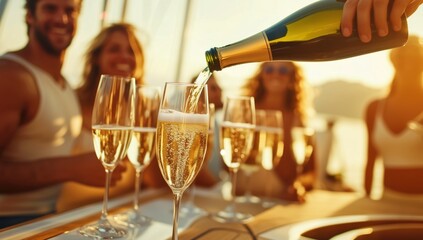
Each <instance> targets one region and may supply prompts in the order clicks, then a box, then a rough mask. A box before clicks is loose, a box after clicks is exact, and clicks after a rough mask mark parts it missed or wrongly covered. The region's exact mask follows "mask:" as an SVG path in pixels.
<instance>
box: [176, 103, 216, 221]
mask: <svg viewBox="0 0 423 240" xmlns="http://www.w3.org/2000/svg"><path fill="white" fill-rule="evenodd" d="M215 111H216V109H215V105H214V104H213V103H209V116H210V118H209V136H208V139H207V151H206V156H205V158H204V163H203V168H207V167H208V162H209V160H210V158H211V157H212V154H213V145H214V131H215V129H214V127H215ZM186 191H187V192H188V193H189V195H188V200H187V201H186V202H185V203H183V204H182V207H181V212H183V213H188V214H189V213H206V211H205V210H203V209H201V208H200V207H198V206H197V205H195V201H194V200H195V192H196V186H195V182H194V183H193V184H192V185H191V186H190V187H189V188H188V189H187V190H186Z"/></svg>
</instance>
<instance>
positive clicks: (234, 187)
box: [229, 168, 238, 217]
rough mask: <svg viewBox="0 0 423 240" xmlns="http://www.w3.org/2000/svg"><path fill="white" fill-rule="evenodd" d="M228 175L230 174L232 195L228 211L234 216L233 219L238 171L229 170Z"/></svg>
mask: <svg viewBox="0 0 423 240" xmlns="http://www.w3.org/2000/svg"><path fill="white" fill-rule="evenodd" d="M229 172H230V174H231V193H232V198H231V205H230V210H231V213H232V214H233V215H234V217H235V213H236V211H235V198H236V175H237V172H238V169H232V168H231V169H230V171H229Z"/></svg>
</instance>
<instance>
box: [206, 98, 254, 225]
mask: <svg viewBox="0 0 423 240" xmlns="http://www.w3.org/2000/svg"><path fill="white" fill-rule="evenodd" d="M223 111H224V112H223V114H224V115H223V122H222V124H221V128H220V148H221V151H220V153H221V155H222V158H223V161H224V162H225V164H226V166H227V167H228V168H229V174H230V176H231V185H232V187H231V194H232V197H231V202H230V204H229V206H228V207H227V208H226V209H225V210H223V211H220V212H218V213H216V214H215V215H214V216H213V218H214V219H215V220H217V221H220V222H241V221H244V220H247V219H249V218H250V217H251V215H250V214H243V213H239V212H237V211H236V209H235V207H236V204H235V197H236V178H237V172H238V170H239V168H240V165H241V164H242V163H243V162H244V161H245V160H246V159H247V157H248V155H249V154H250V151H251V147H252V142H253V137H254V127H255V120H256V119H255V106H254V98H253V97H244V96H236V97H227V98H226V101H225V104H224V107H223Z"/></svg>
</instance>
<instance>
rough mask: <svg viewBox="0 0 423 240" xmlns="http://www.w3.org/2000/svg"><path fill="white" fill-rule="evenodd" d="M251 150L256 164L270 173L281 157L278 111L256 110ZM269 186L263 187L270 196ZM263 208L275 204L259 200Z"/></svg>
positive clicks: (281, 133)
mask: <svg viewBox="0 0 423 240" xmlns="http://www.w3.org/2000/svg"><path fill="white" fill-rule="evenodd" d="M254 140H255V141H254V142H255V144H254V146H253V149H255V151H256V154H255V155H256V158H255V160H256V163H259V164H261V166H262V167H263V168H264V169H265V170H267V171H272V170H273V169H274V167H275V166H276V165H278V164H279V161H280V159H281V157H282V155H283V146H284V143H283V116H282V111H278V110H257V111H256V129H255V136H254ZM270 188H271V185H270V184H267V185H265V186H264V190H265V194H266V195H267V196H269V195H271V194H270V191H271V189H270ZM261 200H262V206H263V207H271V206H273V205H274V204H275V203H274V201H271V200H270V199H265V200H263V199H261Z"/></svg>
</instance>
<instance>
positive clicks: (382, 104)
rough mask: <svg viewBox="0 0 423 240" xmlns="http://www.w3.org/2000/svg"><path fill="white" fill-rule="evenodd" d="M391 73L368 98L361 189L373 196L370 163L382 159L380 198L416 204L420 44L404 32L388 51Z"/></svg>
mask: <svg viewBox="0 0 423 240" xmlns="http://www.w3.org/2000/svg"><path fill="white" fill-rule="evenodd" d="M390 59H391V62H392V65H393V66H394V69H395V73H394V76H393V80H392V83H391V87H390V91H389V93H388V94H387V95H386V96H385V97H383V98H380V99H377V100H374V101H372V102H370V104H369V105H368V107H367V110H366V117H365V120H366V125H367V130H368V149H367V163H366V170H365V191H366V195H367V196H369V197H372V196H374V195H373V194H377V193H375V191H373V189H374V185H373V182H374V181H373V179H374V168H375V162H376V160H377V159H378V157H380V158H381V159H382V162H383V169H384V170H383V196H382V199H387V200H398V201H400V200H409V201H408V202H415V203H416V204H420V205H419V206H422V203H423V185H422V184H421V181H419V179H420V178H421V176H423V131H422V129H423V127H422V126H423V125H422V124H423V121H422V119H423V104H421V103H423V85H422V84H423V45H422V39H421V37H418V36H410V37H409V39H408V42H407V44H406V45H405V46H403V47H400V48H396V49H393V50H391V52H390Z"/></svg>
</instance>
